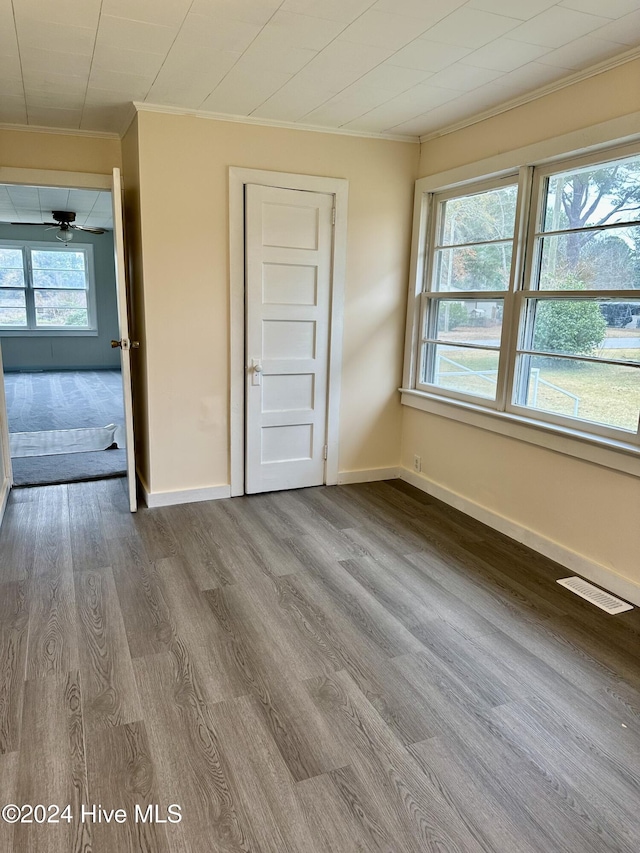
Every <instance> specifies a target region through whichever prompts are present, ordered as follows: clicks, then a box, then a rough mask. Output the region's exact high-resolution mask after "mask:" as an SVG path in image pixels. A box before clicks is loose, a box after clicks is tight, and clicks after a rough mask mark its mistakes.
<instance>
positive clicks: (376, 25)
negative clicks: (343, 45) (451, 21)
mask: <svg viewBox="0 0 640 853" xmlns="http://www.w3.org/2000/svg"><path fill="white" fill-rule="evenodd" d="M428 26H429V24H428V23H426V22H425V21H423V20H420V19H419V18H408V17H406V16H405V15H391V14H389V13H388V12H375V11H373V10H370V11H368V12H365V13H364V15H361V16H360V17H359V18H357V20H355V21H354V22H353V23H352V24H350V25H349V26H348V27H347V28H346V29H345V30H343V32H342V33H341V35H340V39H341V40H342V41H349V42H353V43H354V44H368V45H372V46H373V47H385V48H390V49H392V50H394V51H395V50H400V48H401V47H404V46H405V45H406V44H408V43H409V42H410V41H413V39H414V38H416V36H419V35H420V34H421V33H422V32H424V31H425V30H426V29H427V27H428Z"/></svg>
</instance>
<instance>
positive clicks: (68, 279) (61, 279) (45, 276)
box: [33, 270, 87, 290]
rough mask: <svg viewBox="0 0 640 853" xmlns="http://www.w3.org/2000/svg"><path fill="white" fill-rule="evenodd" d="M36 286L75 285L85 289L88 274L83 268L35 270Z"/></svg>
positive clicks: (34, 279)
mask: <svg viewBox="0 0 640 853" xmlns="http://www.w3.org/2000/svg"><path fill="white" fill-rule="evenodd" d="M33 286H34V287H70V288H71V287H73V288H81V289H83V290H84V289H85V288H86V286H87V279H86V275H85V273H84V272H83V271H82V270H34V271H33Z"/></svg>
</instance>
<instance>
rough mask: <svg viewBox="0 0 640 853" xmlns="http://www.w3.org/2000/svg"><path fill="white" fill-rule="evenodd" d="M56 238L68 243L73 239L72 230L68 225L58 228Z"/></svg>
mask: <svg viewBox="0 0 640 853" xmlns="http://www.w3.org/2000/svg"><path fill="white" fill-rule="evenodd" d="M56 240H60V242H61V243H69V242H70V241H71V240H73V231H72V230H71V228H69V226H68V225H67V227H66V228H60V230H59V231H58V233H57V234H56Z"/></svg>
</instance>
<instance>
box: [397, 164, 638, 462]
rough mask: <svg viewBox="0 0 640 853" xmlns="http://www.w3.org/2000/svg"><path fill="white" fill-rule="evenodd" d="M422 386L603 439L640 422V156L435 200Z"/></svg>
mask: <svg viewBox="0 0 640 853" xmlns="http://www.w3.org/2000/svg"><path fill="white" fill-rule="evenodd" d="M425 205H426V207H425V210H426V220H427V226H426V228H423V231H422V234H423V236H422V239H423V240H424V241H425V242H424V255H423V258H424V262H423V265H422V269H423V273H422V275H423V286H422V291H421V292H420V293H418V295H417V301H416V308H417V319H416V324H415V352H414V354H413V359H414V361H413V368H412V376H413V380H412V387H413V388H414V389H415V390H416V391H418V392H423V393H424V394H428V395H429V397H430V398H436V399H443V400H449V401H450V402H455V403H457V404H458V405H459V406H465V405H467V406H469V407H472V408H473V409H474V410H476V411H477V410H478V408H480V409H486V410H487V411H489V412H493V413H494V414H500V413H503V414H504V416H505V417H509V416H511V417H512V418H513V417H517V418H520V419H522V418H524V419H527V421H534V422H535V423H536V425H537V426H540V425H541V424H547V425H548V426H549V427H550V428H553V427H559V428H561V429H563V430H567V429H568V430H570V431H573V432H576V433H580V434H581V435H583V436H584V435H585V434H588V435H592V436H594V437H597V438H599V439H601V440H605V441H606V440H607V439H614V440H616V441H617V442H619V443H622V444H624V445H625V446H626V445H628V444H634V443H635V444H636V446H637V442H638V427H639V415H640V370H639V368H640V156H638V155H637V154H635V155H629V154H627V155H626V156H621V155H620V154H619V153H618V154H617V156H616V155H614V154H611V155H610V157H609V158H608V159H606V158H604V157H603V155H602V154H600V155H598V158H597V159H596V158H594V157H593V156H591V157H590V158H583V159H582V160H575V161H572V162H564V163H556V164H554V165H545V166H544V167H540V168H535V169H533V170H530V169H529V168H526V167H523V168H522V169H521V170H520V173H519V175H514V176H512V177H506V178H505V177H502V178H500V179H495V180H492V181H485V182H482V183H477V184H474V185H467V186H465V187H464V189H462V190H461V189H456V190H451V191H445V192H440V193H435V194H432V195H429V196H427V197H426V200H425Z"/></svg>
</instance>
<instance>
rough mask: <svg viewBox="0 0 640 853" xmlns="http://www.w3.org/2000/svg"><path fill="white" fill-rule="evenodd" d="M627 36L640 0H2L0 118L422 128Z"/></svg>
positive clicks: (637, 21) (118, 126)
mask: <svg viewBox="0 0 640 853" xmlns="http://www.w3.org/2000/svg"><path fill="white" fill-rule="evenodd" d="M638 45H640V0H562V2H555V0H468V2H466V0H284V2H283V0H74V2H71V3H63V4H61V3H55V2H53V0H46V2H45V0H0V78H1V79H2V86H1V88H2V93H1V94H0V122H3V123H14V124H29V125H36V126H46V127H62V128H68V129H78V128H81V129H85V130H93V131H109V132H120V131H121V130H122V129H123V125H124V123H125V122H126V120H127V119H128V117H129V113H130V106H129V105H130V102H131V101H140V102H147V103H149V104H154V105H164V106H175V107H178V108H183V109H193V110H196V109H197V110H204V111H209V112H214V113H226V114H230V115H236V116H252V117H253V118H255V119H263V120H275V121H286V122H298V123H301V124H304V125H314V126H323V127H328V128H346V129H349V130H356V131H364V132H370V133H390V134H394V135H397V134H406V135H410V136H418V135H423V134H428V133H431V132H433V131H436V130H438V129H441V128H443V127H445V126H448V125H450V124H452V123H456V122H459V121H462V120H465V119H467V118H469V117H471V116H473V115H475V114H478V113H481V112H484V111H485V110H488V109H490V108H493V107H495V106H497V105H498V104H500V103H503V102H505V101H508V100H511V99H513V98H517V97H521V96H523V95H525V94H526V93H528V92H530V91H532V90H534V89H537V88H539V87H541V86H545V85H547V84H550V83H553V82H554V81H557V80H559V79H561V78H563V77H566V76H567V75H569V74H572V73H574V72H575V71H577V70H580V69H584V68H586V67H588V66H590V65H593V64H595V63H598V62H600V61H602V60H606V59H609V58H611V57H614V56H616V55H618V54H621V53H624V52H626V51H628V50H630V49H631V48H634V47H637V46H638Z"/></svg>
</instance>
